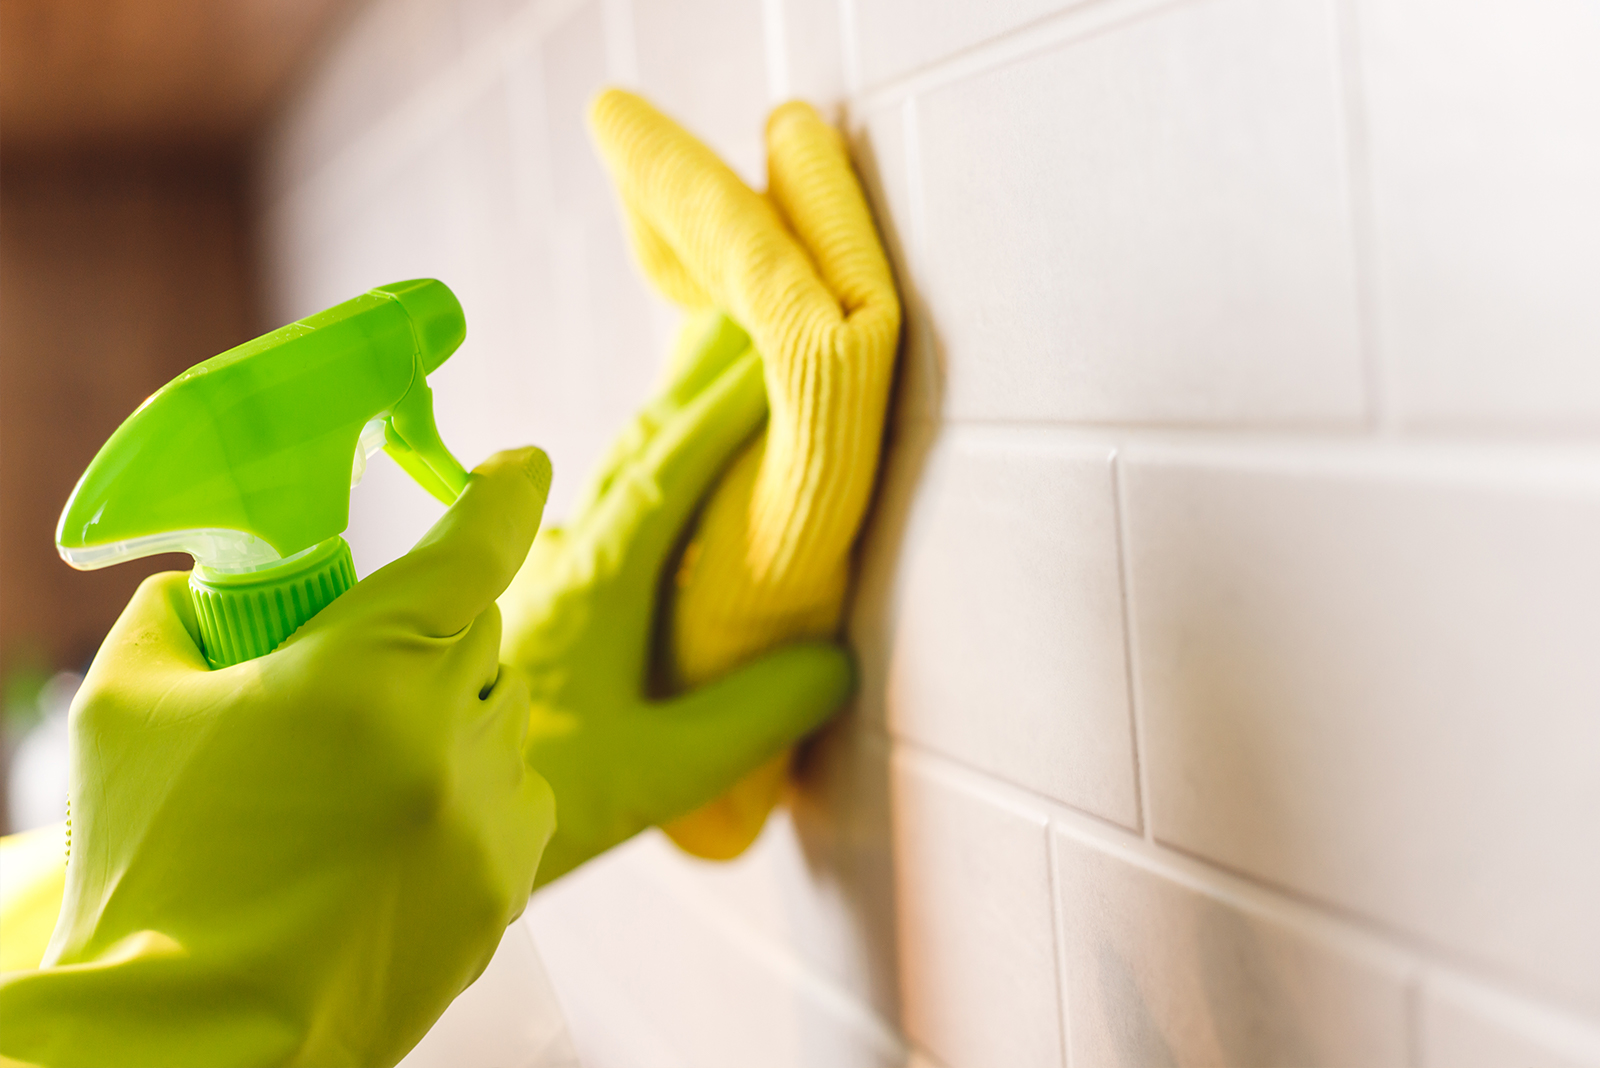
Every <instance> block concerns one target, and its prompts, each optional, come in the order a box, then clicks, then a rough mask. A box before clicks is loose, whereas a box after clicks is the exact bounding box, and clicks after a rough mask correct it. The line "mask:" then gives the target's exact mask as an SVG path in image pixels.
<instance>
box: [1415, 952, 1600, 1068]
mask: <svg viewBox="0 0 1600 1068" xmlns="http://www.w3.org/2000/svg"><path fill="white" fill-rule="evenodd" d="M1419 1014H1420V1019H1421V1022H1420V1028H1421V1052H1422V1061H1421V1063H1422V1064H1423V1065H1424V1066H1425V1068H1445V1066H1447V1065H1448V1066H1450V1068H1490V1066H1492V1065H1506V1064H1538V1065H1548V1066H1549V1068H1593V1066H1595V1065H1600V1028H1597V1027H1594V1026H1588V1025H1585V1024H1582V1023H1579V1022H1576V1021H1574V1020H1572V1019H1570V1018H1565V1017H1562V1016H1559V1015H1556V1014H1553V1013H1551V1012H1549V1010H1547V1009H1545V1008H1543V1007H1541V1006H1538V1005H1533V1004H1529V1003H1527V1002H1524V1001H1519V1000H1517V999H1514V998H1508V997H1505V996H1504V995H1499V994H1495V993H1494V992H1492V991H1488V990H1485V989H1483V988H1482V987H1479V986H1476V985H1474V984H1472V983H1469V982H1463V981H1461V980H1460V979H1456V978H1453V977H1450V976H1445V975H1435V976H1430V977H1429V978H1428V980H1427V981H1426V982H1425V983H1424V984H1423V988H1422V997H1421V1001H1420V1009H1419Z"/></svg>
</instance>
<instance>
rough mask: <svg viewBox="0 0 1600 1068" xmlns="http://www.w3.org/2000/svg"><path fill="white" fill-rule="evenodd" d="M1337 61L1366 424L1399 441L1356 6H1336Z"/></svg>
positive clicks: (1341, 1)
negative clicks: (1382, 325)
mask: <svg viewBox="0 0 1600 1068" xmlns="http://www.w3.org/2000/svg"><path fill="white" fill-rule="evenodd" d="M1332 2H1333V14H1334V21H1335V23H1336V25H1335V27H1334V43H1335V48H1336V50H1337V51H1336V54H1335V57H1334V58H1335V61H1336V65H1337V67H1338V78H1339V85H1340V102H1341V104H1342V107H1343V112H1344V115H1343V118H1344V121H1343V122H1342V123H1340V124H1339V132H1340V140H1341V142H1342V143H1341V145H1340V147H1341V148H1342V149H1343V150H1344V157H1345V197H1346V202H1347V205H1348V208H1349V211H1350V227H1351V242H1352V244H1353V245H1354V248H1353V250H1352V253H1353V259H1354V270H1355V277H1354V279H1353V280H1352V281H1353V283H1354V288H1355V301H1356V329H1357V344H1359V345H1360V346H1361V366H1362V370H1363V371H1364V373H1365V375H1364V377H1365V379H1366V382H1365V386H1366V390H1365V392H1366V404H1367V422H1368V426H1369V428H1370V429H1371V430H1373V431H1376V432H1377V433H1380V434H1385V435H1394V434H1396V433H1397V432H1398V429H1399V428H1398V426H1397V425H1396V420H1395V417H1394V412H1393V405H1392V404H1391V398H1390V397H1389V392H1390V388H1391V382H1390V376H1389V375H1388V374H1386V373H1385V372H1386V368H1385V361H1384V356H1383V353H1384V349H1383V336H1382V331H1381V330H1380V329H1379V324H1378V307H1379V301H1378V280H1377V271H1378V257H1377V223H1376V219H1375V217H1374V209H1373V190H1372V176H1371V139H1370V136H1369V131H1368V128H1367V107H1366V92H1365V87H1366V82H1365V79H1364V78H1363V76H1362V67H1361V36H1360V24H1359V21H1358V16H1357V14H1356V10H1355V5H1354V3H1353V0H1332Z"/></svg>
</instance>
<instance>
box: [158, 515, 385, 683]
mask: <svg viewBox="0 0 1600 1068" xmlns="http://www.w3.org/2000/svg"><path fill="white" fill-rule="evenodd" d="M355 584H356V570H355V564H354V562H353V561H352V560H351V557H350V545H349V544H348V543H347V542H346V541H345V540H344V538H342V537H338V536H335V537H332V538H329V539H327V540H326V541H322V542H318V543H317V544H316V545H313V546H312V547H311V548H309V549H307V550H305V551H304V552H300V553H296V554H295V555H293V556H291V557H289V558H288V559H286V560H281V561H279V562H277V563H275V564H271V565H268V566H265V567H255V568H251V569H249V570H243V571H223V570H218V569H216V568H210V567H205V566H203V565H200V564H198V563H197V564H196V565H195V568H194V570H193V571H191V572H190V573H189V595H190V597H191V599H192V600H193V601H194V608H195V615H196V617H197V618H198V621H199V624H200V642H201V645H202V646H203V647H204V649H205V654H206V660H207V661H209V662H210V664H211V666H212V667H213V668H222V667H228V666H230V665H232V664H238V663H242V662H243V661H246V660H253V659H255V658H256V657H258V656H265V655H266V654H268V653H270V652H272V651H273V650H274V649H276V648H277V647H278V646H279V645H282V644H283V642H284V640H285V639H286V638H288V637H289V635H291V634H293V633H294V632H295V631H297V630H299V629H300V627H301V626H302V625H303V624H304V623H305V622H306V621H307V620H308V619H310V618H311V617H312V616H314V615H316V614H317V613H318V612H320V611H322V610H323V609H324V608H326V607H327V606H328V605H329V604H332V603H333V601H334V600H335V599H336V598H337V597H338V596H339V595H340V594H342V593H344V592H345V591H346V590H348V589H350V588H351V587H352V586H354V585H355Z"/></svg>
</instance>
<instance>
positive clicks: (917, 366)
mask: <svg viewBox="0 0 1600 1068" xmlns="http://www.w3.org/2000/svg"><path fill="white" fill-rule="evenodd" d="M910 114H911V105H910V104H909V103H907V102H904V101H902V102H898V103H895V104H890V105H887V106H884V107H878V108H873V109H872V110H870V111H868V112H866V113H865V114H860V115H856V116H855V117H854V120H855V121H854V123H853V124H852V126H851V127H849V128H848V133H849V138H850V151H851V156H852V159H853V161H854V163H855V168H856V173H857V175H858V176H859V177H860V179H861V183H862V188H863V189H864V190H865V192H866V195H867V201H868V203H869V205H870V206H871V208H872V213H873V217H874V220H875V221H876V223H877V228H878V235H879V237H880V238H881V239H882V241H883V244H884V249H885V251H886V252H887V253H888V255H889V262H890V265H891V266H892V268H893V270H894V274H895V283H896V286H897V287H898V289H899V292H900V304H901V327H900V334H901V340H900V354H899V359H900V367H899V369H898V372H897V379H896V382H895V397H894V418H895V419H896V420H902V421H903V420H905V419H931V418H935V417H937V415H938V411H939V391H940V372H939V366H938V358H937V357H938V354H937V349H936V346H935V345H934V343H933V331H932V329H931V328H930V326H929V315H928V311H927V309H926V308H925V307H924V306H923V301H922V297H921V294H919V293H918V292H917V289H916V276H915V274H914V273H913V270H912V264H913V263H914V260H915V257H914V255H913V249H914V247H915V242H916V240H917V234H916V217H915V212H914V209H913V207H912V186H911V182H912V174H911V169H910V160H909V159H908V146H907V144H906V131H907V127H908V123H909V117H910Z"/></svg>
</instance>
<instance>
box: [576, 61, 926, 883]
mask: <svg viewBox="0 0 1600 1068" xmlns="http://www.w3.org/2000/svg"><path fill="white" fill-rule="evenodd" d="M590 124H591V127H592V129H593V131H594V136H595V139H596V141H597V142H598V144H599V147H600V152H601V155H602V156H603V157H604V159H605V162H606V164H607V165H608V167H609V169H610V172H611V175H612V177H613V180H614V181H615V183H616V186H617V191H618V193H619V194H620V196H621V200H622V205H623V209H624V214H625V216H626V220H627V224H628V229H629V231H630V234H631V237H632V240H633V245H634V249H635V252H636V254H637V256H638V259H639V261H640V263H641V265H642V266H643V268H644V271H645V273H646V275H648V276H649V278H650V279H651V281H652V282H653V283H654V284H655V285H656V286H657V287H658V288H659V289H660V290H661V292H662V293H664V294H665V295H666V296H667V297H668V298H669V299H670V300H672V301H674V302H675V303H677V304H678V305H679V306H681V307H682V308H684V309H685V310H686V311H690V312H701V313H718V312H720V313H721V314H723V315H726V316H727V317H728V318H730V319H731V320H733V321H734V322H735V323H737V324H738V325H739V326H740V327H742V328H743V329H744V331H745V332H746V333H748V334H749V336H750V339H751V341H752V342H753V344H754V346H755V349H756V351H757V352H758V353H760V355H761V358H762V360H763V365H764V376H765V380H766V387H767V399H768V404H769V406H770V416H769V419H768V422H767V425H766V427H765V429H764V431H762V432H761V433H760V434H758V435H757V436H756V438H755V439H754V440H752V441H751V443H750V444H749V446H747V447H746V448H745V450H744V451H743V452H742V453H741V454H740V455H739V456H738V458H737V459H736V460H735V461H734V462H733V464H732V466H731V467H730V469H729V470H728V472H727V473H726V474H725V475H724V476H723V478H722V481H721V482H720V483H719V484H718V486H717V487H716V489H715V490H714V491H713V493H712V495H711V497H710V499H709V501H708V502H707V504H706V507H705V510H704V512H703V514H702V516H701V518H700V520H699V523H698V526H697V527H696V529H695V531H694V534H693V535H692V537H691V540H690V542H689V544H688V546H687V548H686V550H685V552H684V554H683V557H682V561H681V564H680V566H679V569H678V573H677V577H676V584H675V590H674V599H673V603H672V607H671V621H670V630H669V638H668V645H669V656H670V660H671V665H670V670H671V672H672V674H673V676H674V682H675V683H677V684H678V685H681V686H693V685H697V684H699V683H701V682H703V681H706V680H708V679H710V678H712V677H714V676H717V675H720V674H723V673H724V672H726V671H728V670H729V669H730V668H732V667H735V666H737V665H738V664H741V663H743V662H745V661H746V660H748V659H750V658H751V657H753V656H755V655H756V654H758V653H760V652H762V651H764V650H767V649H770V648H772V647H773V646H776V645H779V644H781V643H783V642H786V641H790V640H793V639H797V638H814V637H826V636H831V635H833V634H834V633H835V632H836V631H837V630H838V627H839V623H840V618H841V615H842V613H843V609H844V597H845V591H846V586H847V584H848V580H849V572H850V553H851V547H852V545H853V543H854V541H855V537H856V533H857V531H858V529H859V528H860V525H861V521H862V516H863V514H864V513H865V511H866V508H867V503H868V499H869V497H870V494H871V491H872V484H873V479H874V476H875V474H876V471H877V466H878V452H879V447H880V444H881V441H882V435H883V421H884V412H885V408H886V406H887V403H888V396H889V386H890V381H891V378H892V375H893V371H894V359H895V350H896V347H897V343H898V339H899V334H900V302H899V298H898V296H897V294H896V292H895V287H894V280H893V277H892V275H891V273H890V270H889V263H888V260H887V258H886V257H885V255H884V252H883V247H882V245H881V244H880V242H879V240H878V235H877V232H876V230H875V229H874V227H873V223H872V216H871V214H870V212H869V210H868V208H867V202H866V198H865V197H864V196H863V194H862V191H861V186H860V184H859V183H858V182H857V180H856V177H855V174H854V173H853V172H852V170H851V167H850V160H849V156H848V154H847V153H846V150H845V146H844V141H843V139H842V138H841V137H840V135H839V134H838V132H837V131H835V130H834V129H833V128H832V127H830V126H829V125H828V124H827V123H825V122H824V121H823V120H822V118H821V117H820V116H819V115H818V114H817V113H816V111H815V110H813V109H812V108H811V107H810V106H809V105H807V104H804V103H800V102H792V103H788V104H784V105H782V106H781V107H779V108H777V109H776V110H775V111H774V112H773V113H772V115H771V117H770V118H769V120H768V122H767V185H768V188H767V192H766V193H765V194H764V195H763V194H760V193H757V192H755V191H754V190H752V189H750V188H749V186H747V185H746V184H745V183H744V182H743V181H742V180H740V178H739V177H738V176H737V175H735V174H734V173H733V172H732V171H731V170H729V169H728V167H727V166H726V165H725V164H724V163H723V162H722V161H721V160H719V159H718V158H717V157H716V155H715V154H714V153H713V152H711V150H710V149H708V148H706V147H705V145H703V144H701V143H700V142H699V141H698V140H696V139H695V138H694V137H693V136H691V135H690V134H689V133H687V132H686V131H685V130H684V129H683V128H682V127H680V126H679V125H678V124H677V123H675V122H673V121H672V120H671V119H669V118H667V117H666V116H665V115H663V114H661V113H660V112H659V111H657V110H655V109H654V108H653V107H651V106H650V105H649V104H648V103H646V102H645V101H644V100H642V99H640V98H639V97H638V96H636V95H634V94H632V93H628V92H625V91H622V90H617V89H612V90H609V91H607V92H605V93H603V94H602V95H601V96H600V97H599V98H598V99H597V100H596V101H595V102H594V105H593V107H592V109H591V113H590ZM752 712H753V714H759V710H752ZM788 761H789V754H788V753H784V754H781V755H780V756H779V757H777V758H775V759H774V760H772V761H769V762H768V763H767V764H765V765H763V766H762V767H760V768H759V769H757V770H756V771H755V772H753V773H752V774H750V775H749V776H747V777H746V778H745V779H743V780H741V781H740V782H739V784H738V785H737V786H735V787H734V788H733V789H732V790H731V791H729V793H727V794H726V795H724V796H723V797H721V798H719V799H718V800H716V801H714V802H712V803H711V804H709V805H707V806H705V807H703V808H700V809H698V810H696V811H694V812H692V813H690V814H689V815H687V816H684V817H681V818H679V819H677V820H675V821H673V822H672V823H670V824H668V825H667V827H666V831H667V833H668V834H669V835H671V836H672V838H673V840H674V841H676V842H677V843H678V845H679V846H681V847H682V848H684V849H686V850H687V851H689V852H690V853H694V854H696V855H699V856H703V857H708V858H718V859H721V858H729V857H733V856H737V855H738V854H739V853H741V852H742V851H743V850H744V849H745V848H746V847H747V846H748V845H749V844H750V843H751V842H752V841H754V840H755V837H756V835H757V834H759V833H760V830H761V828H762V825H763V824H764V822H765V820H766V817H767V814H768V813H769V812H770V811H771V810H772V808H773V806H774V805H776V804H777V803H778V801H779V800H781V798H782V794H783V788H784V784H785V782H786V779H787V767H788Z"/></svg>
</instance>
